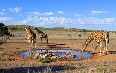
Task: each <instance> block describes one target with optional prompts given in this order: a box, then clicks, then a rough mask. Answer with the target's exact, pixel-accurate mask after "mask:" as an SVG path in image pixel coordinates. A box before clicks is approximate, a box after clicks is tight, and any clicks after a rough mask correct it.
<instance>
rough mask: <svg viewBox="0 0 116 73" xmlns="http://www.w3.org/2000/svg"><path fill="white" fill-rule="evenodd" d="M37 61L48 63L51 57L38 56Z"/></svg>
mask: <svg viewBox="0 0 116 73" xmlns="http://www.w3.org/2000/svg"><path fill="white" fill-rule="evenodd" d="M38 61H39V62H42V63H49V62H51V59H50V58H41V57H38Z"/></svg>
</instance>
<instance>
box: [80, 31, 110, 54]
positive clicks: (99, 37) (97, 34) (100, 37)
mask: <svg viewBox="0 0 116 73" xmlns="http://www.w3.org/2000/svg"><path fill="white" fill-rule="evenodd" d="M92 40H95V41H96V42H97V46H96V47H95V48H94V50H93V52H92V53H94V51H95V50H96V48H97V47H98V45H100V55H101V49H102V41H103V42H104V43H105V47H104V50H105V52H106V54H107V53H108V52H107V49H108V43H109V32H107V31H105V30H102V31H94V32H92V33H91V34H90V36H89V37H88V39H87V40H86V42H85V44H84V46H83V48H82V53H83V52H84V51H85V49H86V47H87V46H88V44H89V43H90V42H91V41H92Z"/></svg>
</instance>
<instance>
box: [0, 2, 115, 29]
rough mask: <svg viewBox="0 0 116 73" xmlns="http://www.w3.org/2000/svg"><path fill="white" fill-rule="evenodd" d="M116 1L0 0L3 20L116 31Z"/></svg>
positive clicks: (36, 25) (48, 26)
mask: <svg viewBox="0 0 116 73" xmlns="http://www.w3.org/2000/svg"><path fill="white" fill-rule="evenodd" d="M115 3H116V1H115V0H110V1H109V0H107V1H106V0H96V1H93V0H89V1H85V0H73V1H71V0H70V1H67V0H55V1H49V0H42V1H41V0H34V1H33V0H30V1H28V0H12V1H10V0H4V1H1V2H0V5H1V6H0V23H4V24H5V25H12V24H15V25H17V24H23V25H30V26H35V27H45V28H53V27H64V28H78V29H89V30H107V31H115V30H116V14H115V13H116V10H115Z"/></svg>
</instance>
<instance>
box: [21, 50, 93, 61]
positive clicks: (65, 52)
mask: <svg viewBox="0 0 116 73" xmlns="http://www.w3.org/2000/svg"><path fill="white" fill-rule="evenodd" d="M46 51H47V52H56V55H57V56H64V55H68V54H69V53H73V54H76V55H77V56H76V57H75V58H71V59H67V60H81V59H82V53H81V51H77V50H34V51H33V52H35V53H44V52H46ZM29 52H31V51H25V52H22V53H21V54H20V56H21V57H23V58H28V54H29ZM90 57H92V54H90V53H88V52H84V53H83V58H84V59H86V58H90Z"/></svg>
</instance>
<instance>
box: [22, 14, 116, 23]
mask: <svg viewBox="0 0 116 73" xmlns="http://www.w3.org/2000/svg"><path fill="white" fill-rule="evenodd" d="M28 22H32V23H34V24H42V25H45V24H61V25H63V24H77V25H79V24H83V25H84V24H104V25H105V24H116V18H101V19H100V18H95V17H87V18H66V17H40V16H38V17H37V16H33V17H32V16H28V17H27V18H26V19H25V20H23V21H22V23H28Z"/></svg>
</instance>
